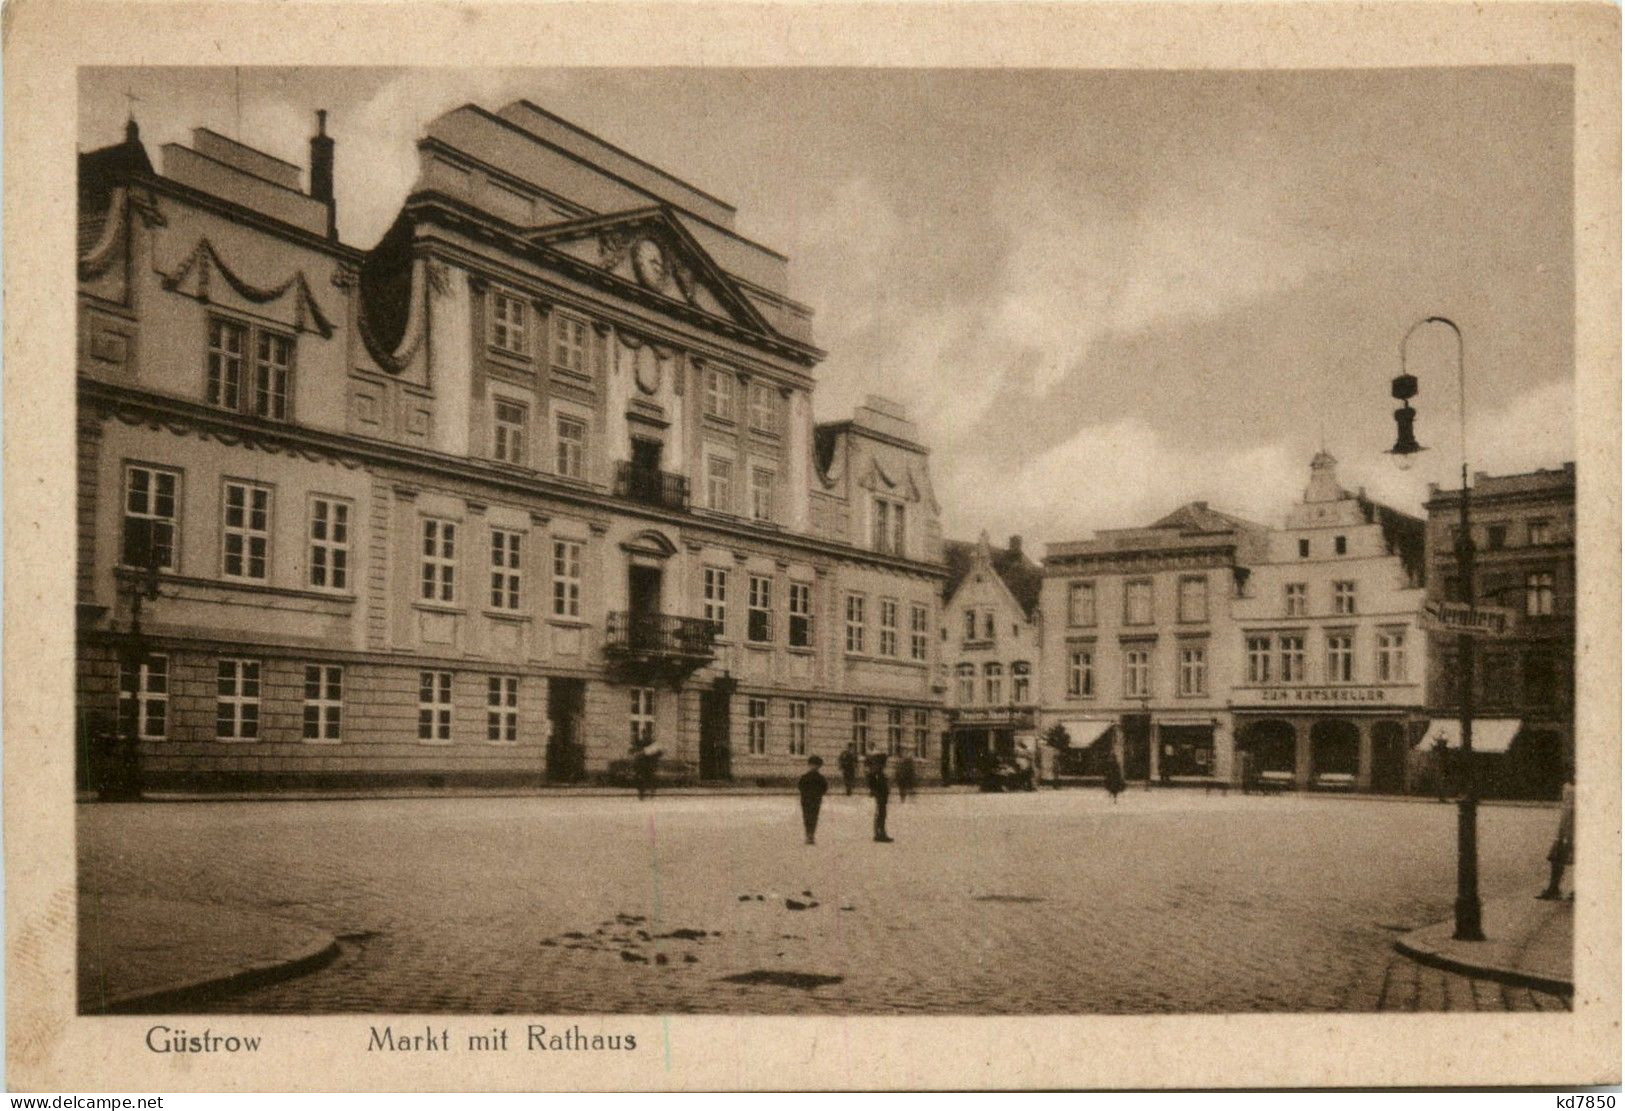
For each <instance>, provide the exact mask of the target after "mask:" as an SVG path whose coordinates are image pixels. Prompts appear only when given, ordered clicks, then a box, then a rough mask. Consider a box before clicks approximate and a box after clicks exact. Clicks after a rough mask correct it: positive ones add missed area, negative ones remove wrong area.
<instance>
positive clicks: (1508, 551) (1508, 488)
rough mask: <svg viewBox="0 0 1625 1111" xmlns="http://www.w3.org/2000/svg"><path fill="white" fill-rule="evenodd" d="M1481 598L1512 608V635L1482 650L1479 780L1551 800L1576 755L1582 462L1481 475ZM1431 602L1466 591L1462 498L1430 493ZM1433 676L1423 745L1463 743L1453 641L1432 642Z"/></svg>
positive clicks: (1477, 527) (1475, 494) (1477, 479)
mask: <svg viewBox="0 0 1625 1111" xmlns="http://www.w3.org/2000/svg"><path fill="white" fill-rule="evenodd" d="M1471 510H1472V528H1473V537H1472V539H1473V545H1474V548H1475V557H1476V569H1477V576H1476V580H1477V581H1475V582H1474V584H1473V590H1474V595H1475V597H1476V598H1477V600H1478V602H1479V603H1480V604H1483V605H1487V606H1495V607H1501V608H1505V609H1508V610H1511V611H1512V626H1511V635H1510V636H1508V637H1505V638H1497V639H1486V640H1481V641H1479V642H1478V646H1477V651H1476V652H1475V656H1474V674H1473V680H1474V682H1473V689H1474V695H1473V701H1474V708H1475V713H1476V716H1477V720H1476V722H1475V724H1474V727H1473V750H1474V752H1477V753H1484V754H1486V755H1488V756H1490V757H1493V758H1494V760H1493V761H1491V764H1492V765H1493V767H1486V769H1485V771H1486V774H1485V775H1484V776H1483V777H1482V778H1483V780H1484V782H1483V783H1482V784H1481V785H1482V786H1483V787H1484V788H1485V789H1486V790H1488V791H1491V792H1495V793H1504V794H1515V795H1533V796H1536V797H1555V796H1556V795H1557V793H1558V790H1559V788H1560V787H1561V786H1562V782H1563V779H1562V777H1563V774H1564V769H1565V765H1566V764H1568V763H1572V761H1573V759H1574V648H1575V641H1574V614H1575V598H1576V587H1575V564H1574V464H1573V463H1565V464H1563V466H1562V467H1561V468H1558V469H1555V470H1537V471H1529V472H1526V473H1524V474H1511V475H1489V474H1485V473H1483V472H1479V473H1478V474H1475V475H1474V476H1473V485H1472V505H1471ZM1427 513H1428V521H1427V560H1428V567H1429V571H1430V576H1429V581H1428V600H1429V601H1430V602H1453V601H1457V600H1459V598H1460V596H1461V594H1460V589H1461V583H1460V575H1459V571H1458V568H1457V563H1456V551H1455V547H1456V541H1457V537H1458V536H1459V531H1460V521H1461V492H1460V491H1459V490H1442V489H1440V488H1439V487H1438V486H1436V485H1435V486H1431V487H1430V489H1429V497H1428V501H1427ZM1428 663H1429V666H1428V671H1427V684H1428V686H1427V704H1428V706H1429V708H1430V712H1431V714H1432V716H1433V719H1434V721H1433V724H1432V726H1431V727H1430V728H1429V731H1428V735H1427V738H1426V742H1427V744H1428V745H1430V746H1431V745H1432V744H1436V743H1437V741H1438V740H1439V739H1443V740H1444V741H1445V742H1446V745H1447V747H1449V748H1458V747H1459V746H1460V743H1461V739H1460V728H1459V725H1458V723H1457V721H1456V720H1455V715H1456V714H1457V713H1458V712H1459V710H1458V699H1459V697H1460V687H1459V683H1460V678H1459V673H1458V672H1457V642H1456V638H1455V637H1454V636H1451V635H1448V634H1442V635H1435V636H1434V637H1433V647H1432V651H1431V653H1430V655H1429V660H1428Z"/></svg>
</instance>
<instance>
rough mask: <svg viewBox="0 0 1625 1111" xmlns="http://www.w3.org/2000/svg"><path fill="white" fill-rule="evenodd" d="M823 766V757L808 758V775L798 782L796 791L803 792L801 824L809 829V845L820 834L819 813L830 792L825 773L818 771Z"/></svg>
mask: <svg viewBox="0 0 1625 1111" xmlns="http://www.w3.org/2000/svg"><path fill="white" fill-rule="evenodd" d="M823 766H824V759H823V757H821V756H809V757H807V774H806V775H803V776H802V777H801V778H800V779H798V780H796V790H798V791H800V792H801V824H802V825H804V826H806V827H807V844H809V845H811V844H813V837H814V835H815V834H817V832H818V811H819V809H820V808H821V807H822V806H823V805H824V792H825V791H827V790H829V783H828V782H827V781H825V779H824V773H823V772H821V771H819V770H818V769H819V768H821V767H823Z"/></svg>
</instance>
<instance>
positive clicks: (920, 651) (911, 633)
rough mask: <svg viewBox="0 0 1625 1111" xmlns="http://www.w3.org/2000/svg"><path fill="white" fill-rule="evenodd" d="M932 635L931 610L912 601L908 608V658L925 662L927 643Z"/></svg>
mask: <svg viewBox="0 0 1625 1111" xmlns="http://www.w3.org/2000/svg"><path fill="white" fill-rule="evenodd" d="M930 635H931V611H930V610H928V609H926V607H924V606H922V605H920V604H919V603H918V602H915V603H912V604H911V605H910V606H909V608H908V658H909V659H911V660H916V661H919V662H921V663H923V662H925V649H926V644H927V643H928V642H929V639H930Z"/></svg>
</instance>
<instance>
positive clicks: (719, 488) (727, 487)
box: [705, 455, 734, 513]
mask: <svg viewBox="0 0 1625 1111" xmlns="http://www.w3.org/2000/svg"><path fill="white" fill-rule="evenodd" d="M733 504H734V465H733V460H731V459H724V458H722V456H720V455H712V456H709V457H708V458H707V459H706V461H705V505H706V508H707V509H715V510H716V511H717V512H719V513H731V512H732V511H733Z"/></svg>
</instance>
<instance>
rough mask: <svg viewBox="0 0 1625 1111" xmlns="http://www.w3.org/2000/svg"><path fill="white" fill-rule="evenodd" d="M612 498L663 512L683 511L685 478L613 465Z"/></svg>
mask: <svg viewBox="0 0 1625 1111" xmlns="http://www.w3.org/2000/svg"><path fill="white" fill-rule="evenodd" d="M615 496H616V497H618V498H629V499H631V500H632V501H636V502H642V503H643V504H645V505H658V506H661V507H663V508H666V509H687V508H688V479H687V478H686V477H684V476H683V475H680V474H672V473H670V472H669V471H662V470H656V469H655V468H654V467H640V466H637V465H636V464H633V463H617V464H615Z"/></svg>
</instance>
